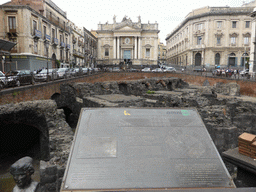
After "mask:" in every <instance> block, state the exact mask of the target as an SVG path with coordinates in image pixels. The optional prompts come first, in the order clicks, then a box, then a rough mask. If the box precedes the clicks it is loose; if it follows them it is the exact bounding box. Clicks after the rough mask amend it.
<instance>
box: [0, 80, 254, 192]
mask: <svg viewBox="0 0 256 192" xmlns="http://www.w3.org/2000/svg"><path fill="white" fill-rule="evenodd" d="M207 84H208V83H207V82H206V83H205V85H207ZM239 90H240V88H239V86H238V85H237V84H234V83H232V84H217V85H215V86H212V87H211V86H203V87H199V86H193V85H189V84H187V83H186V82H184V81H182V80H181V79H178V78H152V79H143V80H137V81H120V82H117V81H113V82H100V83H95V84H91V83H66V84H63V85H62V86H61V93H60V94H57V95H55V96H54V97H53V99H54V100H55V101H56V102H54V101H52V100H45V101H31V102H24V103H18V104H9V105H3V106H0V119H1V122H2V123H6V124H7V123H11V122H15V123H19V122H27V123H29V124H32V125H34V127H36V128H37V129H39V130H40V131H41V132H42V135H43V136H42V139H41V142H44V144H42V146H41V149H44V151H43V152H41V155H42V156H43V157H44V158H42V159H43V160H44V161H41V163H40V166H41V167H40V169H41V170H40V174H41V175H40V177H41V182H42V185H43V187H44V190H45V191H56V190H57V191H58V190H59V187H60V184H61V181H62V176H63V174H64V170H65V165H66V162H67V159H68V155H69V150H70V147H71V144H72V139H73V134H74V132H73V131H72V128H71V127H70V126H69V124H70V125H71V126H72V127H73V128H75V125H76V122H77V120H78V117H79V114H80V110H81V108H86V107H148V108H149V110H150V108H151V107H176V108H196V109H197V110H198V112H199V114H200V115H201V117H202V120H203V122H204V124H205V126H206V128H207V129H208V131H209V133H210V135H211V137H212V139H213V141H214V143H215V145H216V147H217V149H218V151H219V152H220V153H221V152H223V151H225V150H227V149H231V148H235V147H237V137H238V135H240V134H242V133H243V132H248V133H252V134H256V124H255V123H256V115H255V112H256V102H255V100H253V99H252V98H247V97H242V96H239V94H240V92H239ZM67 110H68V112H67ZM27 114H29V119H28V116H27ZM11 117H12V118H11ZM66 121H68V122H69V124H68V123H67V122H66ZM1 131H4V130H1ZM45 141H46V142H45ZM47 148H48V149H47ZM47 151H48V152H47Z"/></svg>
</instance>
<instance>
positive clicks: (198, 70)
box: [193, 68, 203, 73]
mask: <svg viewBox="0 0 256 192" xmlns="http://www.w3.org/2000/svg"><path fill="white" fill-rule="evenodd" d="M193 71H194V72H197V73H198V72H203V70H202V69H201V68H197V69H194V70H193Z"/></svg>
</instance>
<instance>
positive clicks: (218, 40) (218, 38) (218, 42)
mask: <svg viewBox="0 0 256 192" xmlns="http://www.w3.org/2000/svg"><path fill="white" fill-rule="evenodd" d="M220 40H221V37H220V36H217V45H220V44H221V41H220Z"/></svg>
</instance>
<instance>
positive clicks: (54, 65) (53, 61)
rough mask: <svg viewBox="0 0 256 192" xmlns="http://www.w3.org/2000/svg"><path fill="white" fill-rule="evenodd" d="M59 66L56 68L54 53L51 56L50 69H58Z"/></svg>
mask: <svg viewBox="0 0 256 192" xmlns="http://www.w3.org/2000/svg"><path fill="white" fill-rule="evenodd" d="M58 67H59V66H56V55H55V53H53V54H52V68H58Z"/></svg>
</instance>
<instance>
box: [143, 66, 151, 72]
mask: <svg viewBox="0 0 256 192" xmlns="http://www.w3.org/2000/svg"><path fill="white" fill-rule="evenodd" d="M141 71H143V72H150V68H149V67H146V68H144V69H142V70H141Z"/></svg>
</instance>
